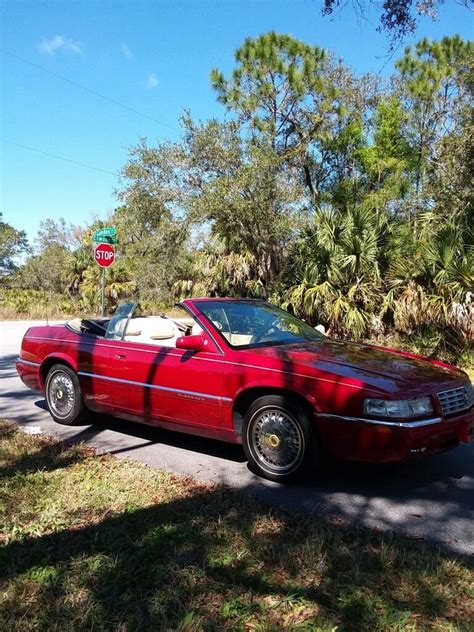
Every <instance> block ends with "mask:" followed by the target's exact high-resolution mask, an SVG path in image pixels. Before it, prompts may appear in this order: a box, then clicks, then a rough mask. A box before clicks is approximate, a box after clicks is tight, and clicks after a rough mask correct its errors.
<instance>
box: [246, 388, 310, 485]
mask: <svg viewBox="0 0 474 632" xmlns="http://www.w3.org/2000/svg"><path fill="white" fill-rule="evenodd" d="M242 444H243V448H244V451H245V455H246V456H247V459H248V461H249V467H250V469H251V470H252V471H253V472H254V473H255V474H258V475H259V476H263V477H264V478H267V479H269V480H271V481H275V482H278V483H290V482H295V481H298V480H301V479H302V478H303V477H304V476H309V475H310V474H311V473H314V472H315V471H316V469H317V467H318V465H319V463H320V449H319V443H318V441H317V437H316V431H315V427H314V419H313V418H312V415H311V412H310V411H309V410H307V408H306V406H304V405H301V404H300V403H299V402H298V401H297V400H296V399H294V398H292V397H289V396H285V395H265V396H263V397H259V398H258V399H257V400H255V401H254V402H253V404H252V405H251V406H250V408H249V409H248V410H247V412H246V414H245V418H244V423H243V426H242Z"/></svg>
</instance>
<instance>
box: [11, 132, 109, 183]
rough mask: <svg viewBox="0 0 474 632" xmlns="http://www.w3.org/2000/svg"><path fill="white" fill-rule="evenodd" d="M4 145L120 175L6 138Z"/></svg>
mask: <svg viewBox="0 0 474 632" xmlns="http://www.w3.org/2000/svg"><path fill="white" fill-rule="evenodd" d="M0 141H1V142H2V143H8V144H9V145H15V146H16V147H21V148H22V149H28V150H29V151H34V152H36V153H37V154H43V155H44V156H49V157H50V158H57V159H58V160H63V161H64V162H70V163H72V164H73V165H79V166H80V167H86V168H87V169H93V170H94V171H100V172H102V173H108V174H109V175H110V176H118V177H120V174H119V173H116V172H114V171H107V170H106V169H101V168H100V167H94V166H93V165H88V164H86V163H85V162H78V161H77V160H72V159H71V158H65V157H64V156H58V155H57V154H50V153H49V152H48V151H43V150H42V149H37V148H36V147H29V146H28V145H22V144H21V143H15V142H14V141H13V140H7V139H6V138H0Z"/></svg>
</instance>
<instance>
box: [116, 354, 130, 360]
mask: <svg viewBox="0 0 474 632" xmlns="http://www.w3.org/2000/svg"><path fill="white" fill-rule="evenodd" d="M126 357H127V356H126V354H125V353H116V354H115V355H114V360H123V359H124V358H126Z"/></svg>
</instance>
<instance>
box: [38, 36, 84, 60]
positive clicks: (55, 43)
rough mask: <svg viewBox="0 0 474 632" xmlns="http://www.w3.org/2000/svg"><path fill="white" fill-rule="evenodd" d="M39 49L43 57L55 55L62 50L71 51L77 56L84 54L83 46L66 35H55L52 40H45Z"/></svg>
mask: <svg viewBox="0 0 474 632" xmlns="http://www.w3.org/2000/svg"><path fill="white" fill-rule="evenodd" d="M37 48H38V50H39V52H40V53H42V54H43V55H55V54H56V53H57V52H58V51H60V50H66V51H70V52H71V53H75V54H76V55H81V54H82V45H81V44H79V42H75V41H74V40H72V39H69V38H67V37H64V35H55V36H54V37H51V38H50V39H46V38H43V39H42V40H41V42H40V43H39V44H38V46H37Z"/></svg>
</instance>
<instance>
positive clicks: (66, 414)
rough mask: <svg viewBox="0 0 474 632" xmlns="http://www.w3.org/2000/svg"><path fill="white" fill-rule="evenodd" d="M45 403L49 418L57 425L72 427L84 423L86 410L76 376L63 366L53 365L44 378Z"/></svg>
mask: <svg viewBox="0 0 474 632" xmlns="http://www.w3.org/2000/svg"><path fill="white" fill-rule="evenodd" d="M45 395H46V401H47V403H48V408H49V412H50V414H51V417H52V418H53V419H54V421H56V422H57V423H59V424H64V425H66V426H74V425H76V424H81V423H84V422H85V421H86V416H87V409H86V407H85V404H84V401H83V399H82V395H81V387H80V385H79V380H78V379H77V375H76V374H75V373H74V371H73V370H72V369H70V368H69V367H68V366H66V365H64V364H55V365H53V366H52V367H51V369H50V370H49V372H48V375H47V377H46V385H45Z"/></svg>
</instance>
